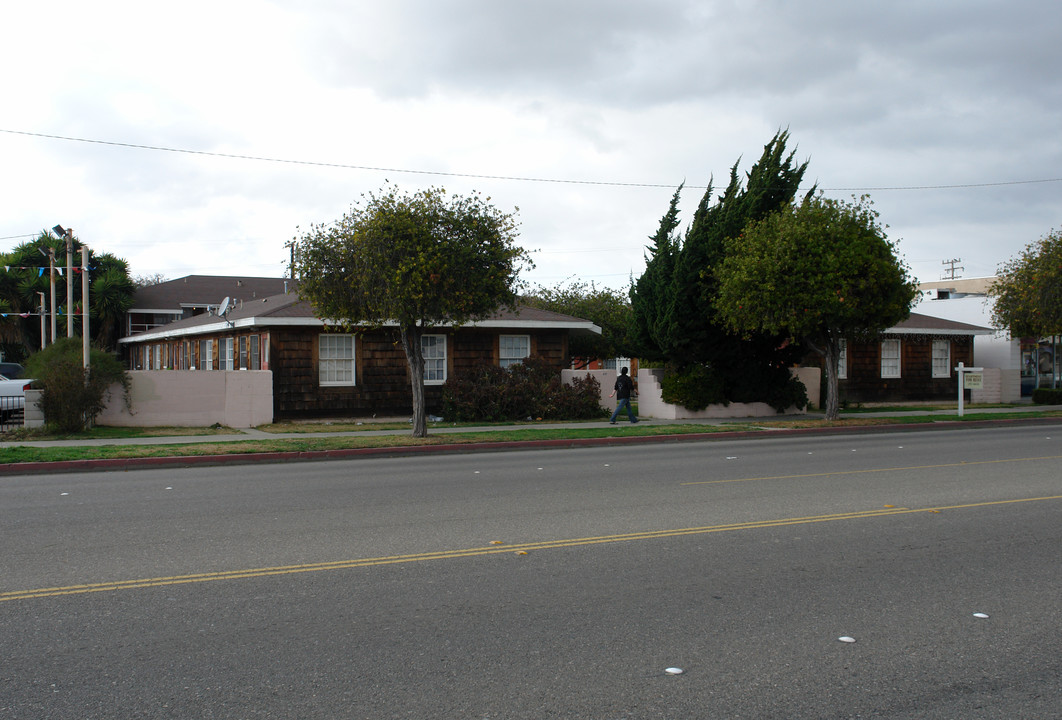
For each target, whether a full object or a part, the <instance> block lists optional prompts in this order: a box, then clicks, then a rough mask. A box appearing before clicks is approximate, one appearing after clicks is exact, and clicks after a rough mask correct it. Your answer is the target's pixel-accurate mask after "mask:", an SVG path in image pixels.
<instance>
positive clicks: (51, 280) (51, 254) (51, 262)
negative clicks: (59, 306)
mask: <svg viewBox="0 0 1062 720" xmlns="http://www.w3.org/2000/svg"><path fill="white" fill-rule="evenodd" d="M48 284H49V286H50V288H51V303H52V304H51V308H52V322H51V326H52V342H55V248H48Z"/></svg>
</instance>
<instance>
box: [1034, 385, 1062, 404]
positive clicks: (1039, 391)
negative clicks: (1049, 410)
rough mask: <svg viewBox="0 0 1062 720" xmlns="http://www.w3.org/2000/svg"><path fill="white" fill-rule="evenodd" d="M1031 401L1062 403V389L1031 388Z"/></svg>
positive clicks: (1037, 402)
mask: <svg viewBox="0 0 1062 720" xmlns="http://www.w3.org/2000/svg"><path fill="white" fill-rule="evenodd" d="M1032 401H1033V402H1034V403H1036V404H1037V405H1062V390H1055V389H1052V388H1036V389H1035V390H1033V394H1032Z"/></svg>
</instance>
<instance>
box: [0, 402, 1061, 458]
mask: <svg viewBox="0 0 1062 720" xmlns="http://www.w3.org/2000/svg"><path fill="white" fill-rule="evenodd" d="M1040 417H1062V411H1057V410H1056V411H1045V412H1015V413H968V414H966V415H964V417H963V418H957V417H955V416H951V415H929V416H925V415H923V416H902V417H891V418H843V419H841V420H836V421H832V422H828V421H826V420H821V419H786V420H772V419H762V420H757V421H755V423H722V424H704V423H690V424H659V425H657V424H653V423H651V422H647V423H640V424H639V425H637V426H632V425H628V424H621V425H618V426H615V427H613V426H609V427H585V428H557V427H532V426H530V425H529V426H528V427H526V428H524V427H521V428H512V427H509V428H507V429H505V430H485V431H477V432H448V433H438V432H437V433H435V434H431V431H430V429H429V435H428V437H427V438H414V437H412V436H411V435H409V434H404V433H402V432H398V433H396V434H393V435H366V434H362V433H354V434H352V435H346V436H340V437H313V436H308V437H305V438H277V439H275V440H274V439H248V440H237V441H231V442H216V443H215V442H198V443H189V444H183V443H182V444H166V445H103V446H93V445H77V446H53V447H31V446H25V445H14V444H5V445H3V446H0V463H2V464H7V463H21V462H56V461H65V460H102V459H119V458H152V457H193V456H202V455H239V454H248V453H273V452H310V451H321V450H344V449H357V448H388V447H395V448H402V447H415V446H425V445H428V446H430V445H443V444H446V445H451V444H472V443H481V444H482V443H492V442H520V441H534V440H575V439H587V438H591V439H592V438H610V437H632V436H641V437H651V436H666V435H686V434H693V433H701V434H703V433H720V432H741V431H762V432H769V431H771V430H788V429H808V428H831V427H839V428H844V427H852V428H854V427H866V426H879V425H901V424H902V425H908V424H932V423H938V422H942V421H947V422H954V421H956V420H961V421H968V422H972V421H978V420H1009V419H1028V418H1040ZM318 427H319V428H320V429H321V430H325V429H326V428H327V430H326V431H328V432H337V431H340V430H339V428H337V427H336V426H334V425H322V426H318ZM359 427H363V426H359ZM370 427H372V426H370ZM400 427H401V429H402V430H405V429H407V428H408V426H407V425H402V426H400ZM477 427H482V425H480V426H477ZM124 429H125V430H128V428H124ZM372 429H380V428H379V427H372ZM385 429H386V428H385ZM113 430H115V431H121V430H123V428H113ZM228 432H232V431H231V430H229V431H228ZM163 434H164V433H163ZM97 437H98V436H97ZM112 437H130V436H129V435H125V436H123V435H117V436H112ZM78 438H84V439H92V438H91V437H86V436H78ZM34 439H36V438H34ZM50 439H57V438H50ZM16 442H17V441H16Z"/></svg>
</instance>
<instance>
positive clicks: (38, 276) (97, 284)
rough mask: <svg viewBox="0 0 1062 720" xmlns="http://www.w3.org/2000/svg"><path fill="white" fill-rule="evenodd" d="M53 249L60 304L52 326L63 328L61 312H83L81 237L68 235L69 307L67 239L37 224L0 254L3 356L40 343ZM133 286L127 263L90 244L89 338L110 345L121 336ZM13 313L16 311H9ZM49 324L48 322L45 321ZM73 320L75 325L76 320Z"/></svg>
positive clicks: (21, 352) (103, 346)
mask: <svg viewBox="0 0 1062 720" xmlns="http://www.w3.org/2000/svg"><path fill="white" fill-rule="evenodd" d="M49 250H52V251H54V252H55V265H56V278H55V282H56V302H57V303H58V304H59V313H60V314H59V315H58V316H57V323H56V325H57V330H58V332H59V333H60V334H62V335H65V334H66V315H67V313H70V312H73V313H74V315H75V318H76V316H79V315H81V314H82V313H83V312H84V308H82V307H81V296H82V295H81V280H82V273H81V242H80V241H79V240H78V239H77V238H76V237H75V238H74V239H73V252H74V258H73V266H74V273H73V275H72V276H71V279H72V281H73V297H74V307H73V308H67V307H66V306H65V305H66V284H67V277H66V274H65V273H66V240H65V239H63V238H58V237H56V236H54V235H53V234H51V233H50V232H48V231H47V230H42V231H41V233H40V235H38V236H37V238H36V239H35V240H33V241H32V242H27V243H22V244H21V245H19V246H17V247H16V248H14V249H13V250H11V251H10V252H8V253H5V254H4V255H3V262H2V264H3V265H4V268H3V270H4V272H3V275H0V312H6V313H8V318H7V319H6V320H7V321H8V322H3V323H0V341H2V342H3V344H4V350H5V353H6V355H7V356H8V357H12V358H16V357H17V358H23V357H25V356H26V355H27V354H28V353H30V352H33V351H34V350H36V349H38V348H40V339H41V338H40V316H39V314H38V312H39V308H40V296H39V294H38V293H44V296H45V298H48V297H49V295H50V288H49V277H48V253H49ZM135 291H136V288H135V287H134V285H133V282H132V280H131V279H130V277H129V265H128V263H127V262H126V261H125V260H123V259H121V258H118V257H115V256H114V255H112V254H111V253H96V252H95V251H94V250H92V249H91V248H90V249H89V313H90V314H89V332H90V333H91V339H92V342H93V344H95V345H96V346H97V347H99V348H101V349H103V350H107V351H113V350H114V349H115V348H116V347H117V343H118V338H119V337H120V336H121V329H122V323H123V322H124V320H125V313H126V311H127V310H128V309H129V308H130V307H131V306H132V303H133V293H134V292H135ZM14 316H17V317H14ZM48 325H50V323H48ZM75 326H77V327H79V326H80V320H77V321H76V323H75Z"/></svg>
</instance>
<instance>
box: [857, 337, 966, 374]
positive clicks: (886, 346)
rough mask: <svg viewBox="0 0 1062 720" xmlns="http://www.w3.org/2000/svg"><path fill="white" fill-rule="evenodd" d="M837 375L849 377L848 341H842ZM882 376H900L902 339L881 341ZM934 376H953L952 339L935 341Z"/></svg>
mask: <svg viewBox="0 0 1062 720" xmlns="http://www.w3.org/2000/svg"><path fill="white" fill-rule="evenodd" d="M837 377H838V378H840V379H841V380H844V379H845V378H847V377H848V343H847V341H845V340H842V341H841V348H840V353H839V354H838V356H837ZM881 377H882V378H885V379H890V378H898V377H900V341H899V340H898V339H895V338H893V339H889V340H882V341H881ZM933 377H935V378H947V377H951V341H950V340H934V341H933Z"/></svg>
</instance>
